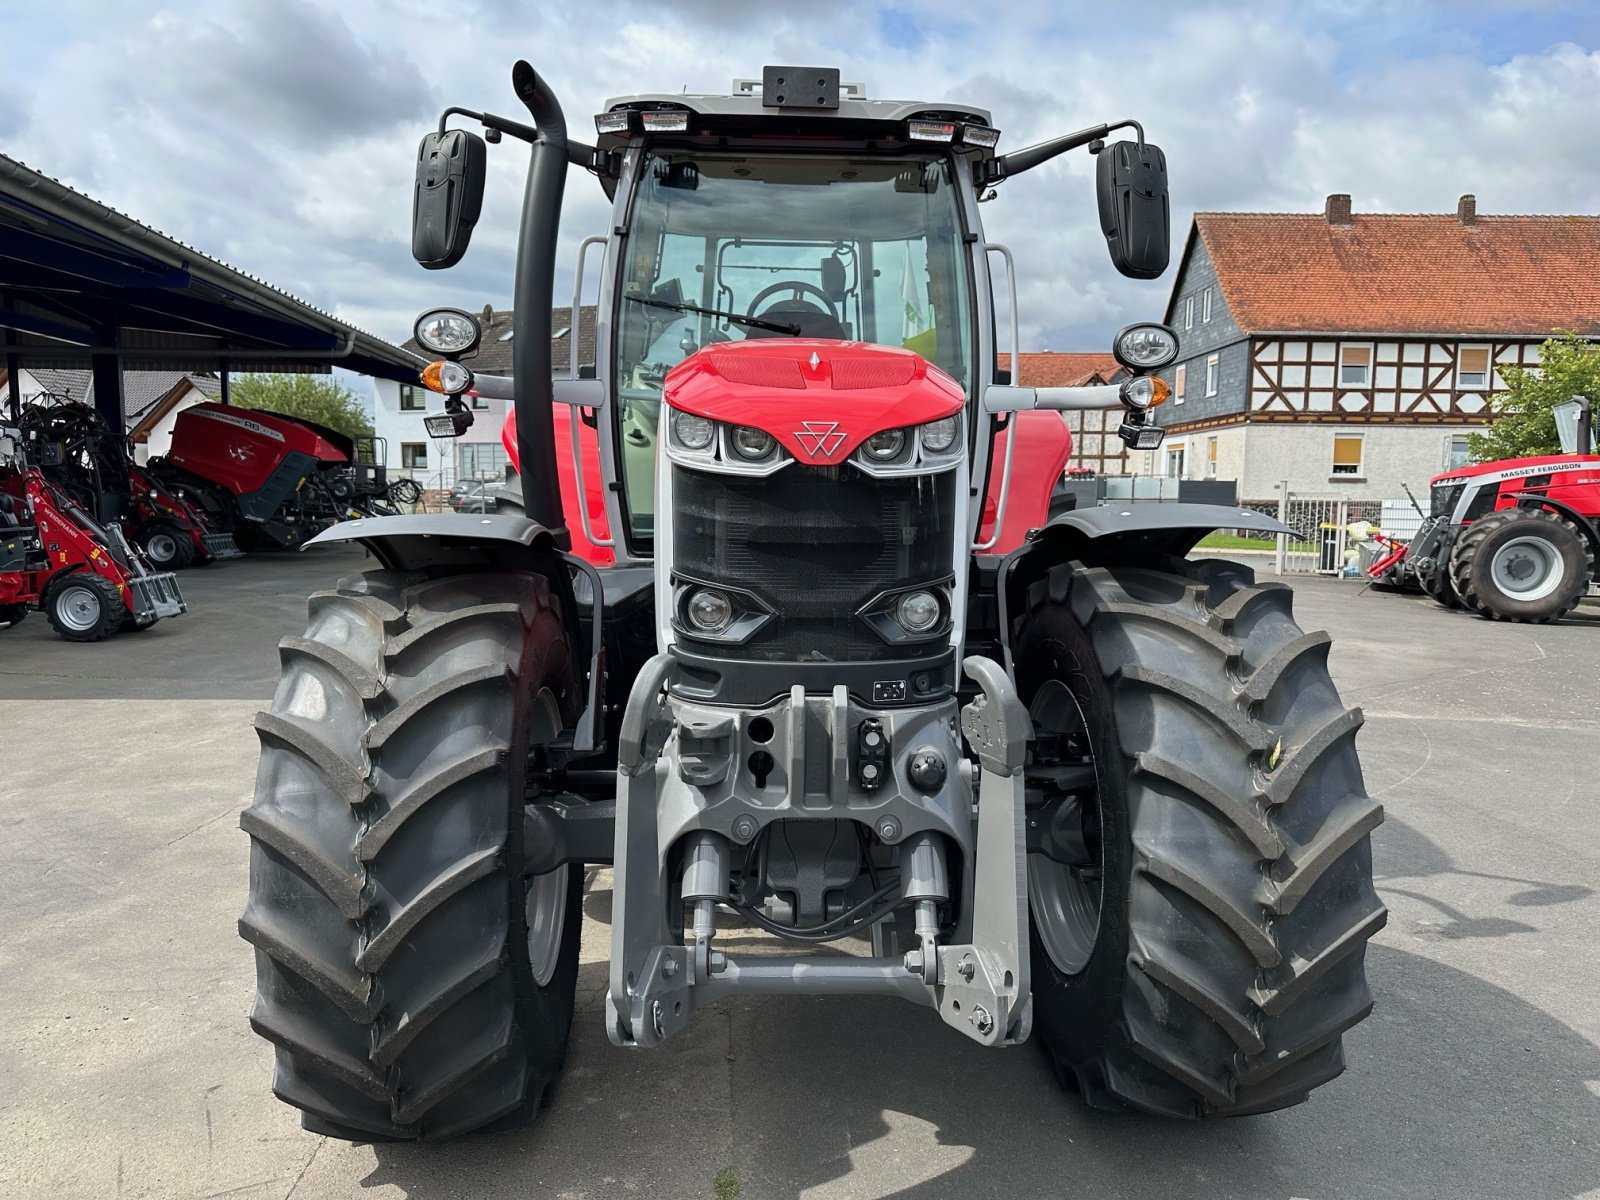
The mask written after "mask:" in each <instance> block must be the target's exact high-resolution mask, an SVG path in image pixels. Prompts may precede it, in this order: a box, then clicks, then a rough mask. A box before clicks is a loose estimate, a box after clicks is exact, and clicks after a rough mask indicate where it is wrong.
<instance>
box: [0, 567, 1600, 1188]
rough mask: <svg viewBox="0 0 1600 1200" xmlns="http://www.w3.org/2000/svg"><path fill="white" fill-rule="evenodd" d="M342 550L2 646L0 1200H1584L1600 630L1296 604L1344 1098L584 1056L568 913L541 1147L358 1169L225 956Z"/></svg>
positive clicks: (864, 1043)
mask: <svg viewBox="0 0 1600 1200" xmlns="http://www.w3.org/2000/svg"><path fill="white" fill-rule="evenodd" d="M359 566H360V562H359V558H358V556H357V555H354V554H351V553H350V552H348V551H324V552H312V553H309V554H306V555H299V556H289V555H276V556H267V557H260V558H251V559H247V560H245V561H243V562H236V563H229V564H222V565H219V566H215V567H212V568H208V569H205V570H202V571H192V572H188V573H186V574H185V575H184V576H183V584H184V588H185V590H186V592H187V593H188V595H189V596H190V599H191V602H192V604H193V611H192V612H191V613H189V614H188V615H186V616H184V617H182V618H180V619H178V620H174V621H171V622H165V623H163V624H161V625H159V626H157V627H156V628H154V629H152V630H150V631H149V632H146V633H144V634H140V635H136V636H129V637H122V638H118V639H116V640H114V641H112V642H110V643H107V644H104V645H100V646H73V645H67V644H64V643H61V642H58V641H57V640H56V638H55V637H54V635H53V634H52V633H51V632H50V631H49V629H48V627H47V626H46V624H45V622H44V621H43V619H42V618H40V617H38V616H34V617H31V618H29V620H28V621H27V622H25V623H24V624H23V625H22V626H20V627H19V628H16V629H12V630H7V631H0V731H4V737H3V738H0V747H3V751H0V752H3V753H4V756H5V764H4V767H3V768H0V1196H4V1197H8V1198H9V1197H33V1196H43V1197H79V1196H82V1197H111V1196H128V1197H135V1196H149V1197H218V1196H229V1197H235V1196H237V1197H257V1196H261V1197H268V1196H270V1197H288V1196H293V1197H296V1198H298V1200H307V1198H311V1197H352V1196H363V1197H365V1196H371V1197H374V1198H378V1197H399V1196H409V1197H415V1198H419V1200H420V1198H431V1197H448V1196H461V1197H473V1198H483V1200H487V1198H490V1197H501V1196H507V1197H509V1196H518V1197H601V1196H614V1195H615V1196H621V1195H645V1196H661V1197H711V1196H718V1197H719V1200H728V1197H731V1196H732V1195H734V1194H738V1195H741V1196H743V1197H746V1198H755V1197H789V1196H795V1197H798V1196H804V1197H808V1198H813V1197H815V1198H821V1197H861V1198H868V1197H881V1196H906V1197H932V1196H962V1197H987V1196H995V1197H1044V1196H1050V1197H1056V1196H1068V1195H1083V1196H1095V1197H1136V1196H1137V1197H1146V1196H1148V1197H1172V1196H1196V1197H1262V1198H1267V1200H1289V1198H1291V1197H1304V1198H1307V1200H1323V1198H1329V1200H1332V1198H1340V1200H1343V1198H1347V1197H1407V1198H1408V1200H1409V1198H1420V1197H1452V1198H1457V1197H1516V1198H1518V1200H1521V1198H1524V1197H1528V1198H1533V1197H1577V1196H1591V1197H1594V1196H1600V1001H1597V999H1596V996H1597V992H1600V954H1597V949H1600V936H1597V935H1600V896H1597V895H1596V892H1595V889H1596V888H1597V887H1600V850H1597V844H1600V843H1597V838H1596V823H1597V818H1600V797H1597V794H1596V793H1597V790H1600V712H1597V701H1600V609H1597V608H1595V607H1593V606H1586V607H1585V608H1584V609H1583V610H1582V611H1581V613H1580V614H1579V615H1577V616H1575V617H1574V618H1572V619H1570V620H1568V621H1567V622H1565V623H1563V624H1562V625H1560V626H1557V627H1548V628H1547V627H1525V626H1508V625H1496V624H1491V623H1489V622H1486V621H1481V620H1478V619H1476V618H1472V617H1467V616H1463V615H1460V614H1453V613H1447V612H1445V611H1443V610H1441V609H1439V608H1437V607H1436V606H1434V605H1433V604H1432V603H1431V602H1427V601H1421V600H1416V599H1411V598H1405V597H1397V596H1391V595H1379V594H1376V593H1373V592H1367V593H1365V594H1358V588H1357V586H1355V585H1350V584H1340V583H1334V582H1332V581H1325V580H1317V579H1313V580H1309V581H1306V582H1305V583H1304V584H1303V585H1302V588H1301V592H1300V598H1299V613H1300V616H1301V619H1302V622H1303V623H1304V624H1305V625H1307V626H1308V627H1311V628H1318V627H1320V628H1327V629H1329V630H1331V631H1332V632H1333V634H1334V637H1335V650H1334V654H1333V660H1332V661H1333V668H1334V676H1335V678H1336V680H1337V681H1338V682H1339V684H1340V686H1341V687H1342V688H1343V690H1344V694H1345V696H1346V697H1347V699H1348V700H1349V701H1351V702H1352V703H1356V704H1360V705H1362V706H1363V707H1364V708H1365V709H1366V711H1367V714H1368V723H1367V726H1366V729H1365V731H1364V732H1363V733H1362V735H1361V743H1360V744H1361V746H1362V750H1363V754H1364V761H1365V764H1366V771H1367V779H1368V783H1369V786H1370V789H1371V791H1372V792H1373V793H1374V794H1375V795H1376V796H1378V797H1379V798H1380V799H1381V800H1382V801H1383V802H1384V804H1385V805H1386V806H1387V808H1388V813H1389V818H1388V822H1387V823H1386V824H1385V825H1384V826H1383V827H1382V828H1381V829H1380V830H1379V831H1378V833H1377V836H1376V863H1377V871H1378V875H1379V883H1380V888H1381V890H1382V892H1383V894H1384V897H1385V899H1386V901H1387V902H1388V904H1389V906H1390V908H1391V910H1392V916H1391V919H1390V923H1389V926H1388V928H1387V929H1386V930H1385V931H1384V932H1383V933H1382V934H1380V935H1379V937H1378V939H1377V941H1376V943H1375V944H1374V946H1373V948H1372V951H1371V954H1370V956H1369V964H1370V971H1371V976H1372V980H1373V985H1374V990H1375V991H1376V993H1377V997H1378V1008H1377V1011H1376V1012H1375V1014H1374V1015H1373V1017H1372V1018H1371V1019H1370V1020H1369V1021H1368V1022H1366V1023H1365V1024H1364V1025H1362V1026H1361V1027H1360V1028H1358V1029H1357V1030H1356V1031H1355V1033H1354V1034H1353V1035H1352V1036H1351V1037H1350V1038H1349V1040H1348V1047H1349V1063H1350V1069H1349V1071H1348V1072H1347V1073H1346V1074H1345V1076H1344V1077H1343V1078H1341V1079H1340V1080H1338V1081H1336V1082H1335V1083H1333V1084H1332V1085H1330V1086H1329V1087H1327V1088H1325V1089H1323V1090H1322V1091H1321V1092H1319V1093H1318V1094H1317V1095H1316V1096H1315V1097H1314V1098H1313V1100H1312V1102H1311V1103H1310V1104H1308V1105H1305V1106H1303V1107H1301V1108H1298V1109H1294V1110H1291V1111H1289V1112H1286V1113H1281V1114H1278V1115H1275V1116H1270V1117H1264V1118H1254V1119H1247V1120H1239V1121H1233V1122H1223V1123H1210V1124H1173V1123H1168V1122H1163V1121H1157V1120H1150V1119H1144V1118H1128V1117H1123V1118H1109V1117H1103V1116H1100V1115H1097V1114H1093V1113H1089V1112H1087V1111H1085V1110H1084V1109H1082V1108H1081V1107H1079V1106H1078V1104H1077V1103H1076V1102H1075V1101H1074V1100H1073V1099H1071V1098H1069V1097H1066V1096H1064V1095H1062V1094H1060V1093H1059V1092H1058V1091H1057V1089H1056V1087H1055V1084H1054V1083H1053V1081H1052V1080H1051V1078H1050V1077H1049V1075H1048V1073H1047V1071H1046V1070H1045V1067H1044V1063H1043V1061H1042V1058H1041V1056H1040V1055H1039V1054H1038V1053H1037V1052H1036V1051H1035V1050H1033V1049H1032V1048H1027V1047H1024V1048H1022V1049H1018V1050H1013V1051H1005V1052H994V1051H984V1050H982V1049H980V1048H978V1047H977V1046H975V1045H973V1044H972V1043H970V1042H968V1041H967V1040H965V1039H964V1038H961V1037H959V1036H957V1035H956V1034H954V1033H953V1032H950V1031H947V1030H946V1029H945V1028H944V1027H943V1026H942V1025H941V1024H940V1023H939V1022H938V1021H937V1019H936V1018H934V1017H933V1016H932V1014H931V1013H929V1012H927V1011H926V1010H921V1009H917V1008H913V1007H911V1006H909V1005H905V1004H903V1003H900V1002H896V1001H892V1000H882V1001H868V1000H858V999H857V1000H852V999H818V1000H809V1001H802V1000H784V999H768V1000H760V1001H752V1002H748V1003H739V1004H728V1005H723V1006H719V1007H718V1008H717V1009H714V1010H712V1011H711V1012H709V1013H706V1014H703V1015H702V1016H701V1017H700V1018H698V1019H697V1021H696V1023H695V1024H694V1025H692V1026H691V1027H690V1030H689V1031H688V1032H687V1033H685V1034H684V1035H682V1036H680V1037H677V1038H675V1039H674V1040H673V1041H671V1042H669V1043H668V1044H667V1045H666V1046H665V1047H664V1048H663V1049H661V1050H658V1051H655V1052H638V1051H635V1052H626V1051H623V1050H619V1049H616V1048H614V1047H612V1046H611V1045H610V1044H609V1043H608V1042H607V1041H606V1038H605V1034H604V1031H603V1029H602V1026H601V1018H600V994H601V989H602V986H603V977H604V960H605V956H606V953H607V935H608V928H607V925H606V920H607V917H608V910H609V901H610V895H609V892H608V890H607V877H606V876H605V875H604V874H600V875H598V876H597V877H596V878H595V879H594V880H593V881H592V883H591V886H590V893H589V896H588V900H587V905H586V909H587V914H588V922H587V924H586V927H585V931H584V947H583V958H584V967H583V972H582V975H581V977H580V990H581V991H580V1001H579V1002H580V1006H581V1010H582V1011H581V1012H580V1014H579V1021H578V1026H577V1029H576V1032H575V1036H574V1041H573V1046H572V1053H571V1058H570V1060H569V1066H568V1069H567V1073H566V1076H565V1081H564V1083H563V1086H562V1089H561V1093H560V1095H559V1097H558V1099H557V1101H556V1104H555V1106H554V1108H553V1109H552V1110H551V1111H550V1112H549V1113H547V1114H546V1116H545V1119H544V1120H542V1121H541V1122H540V1123H539V1124H538V1125H537V1126H536V1127H535V1128H533V1129H531V1130H524V1131H522V1132H513V1133H504V1134H495V1135H491V1136H485V1137H479V1138H472V1139H467V1140H465V1141H462V1142H458V1143H455V1144H450V1145H446V1146H440V1147H433V1146H376V1147H374V1146H350V1145H346V1144H343V1143H339V1142H332V1141H325V1140H323V1139H321V1138H317V1137H313V1136H311V1135H309V1134H306V1133H304V1132H302V1131H301V1129H300V1128H299V1123H298V1121H297V1119H296V1115H295V1114H294V1113H293V1112H292V1111H291V1110H289V1109H287V1108H286V1107H284V1106H283V1105H281V1104H280V1103H279V1102H277V1101H276V1100H274V1099H273V1098H272V1096H271V1095H270V1093H269V1090H268V1084H269V1074H270V1062H271V1053H270V1051H269V1048H268V1047H267V1045H266V1044H265V1043H263V1042H262V1041H261V1040H260V1039H259V1038H257V1037H256V1036H255V1035H254V1034H252V1033H251V1032H250V1031H249V1029H248V1027H247V1025H246V1023H245V1013H246V1011H247V1010H248V1008H249V1004H250V997H251V991H252V967H251V958H250V953H249V951H248V948H247V947H246V946H245V944H244V943H243V942H241V941H239V940H238V938H237V936H236V935H235V932H234V918H235V917H236V915H237V914H238V912H239V910H240V908H241V907H242V905H243V901H244V889H245V877H246V871H245V863H246V839H245V837H244V835H243V834H242V833H240V832H239V830H238V829H237V825H236V822H237V815H238V812H239V810H240V809H241V808H242V807H243V806H244V805H245V803H246V802H247V800H248V797H249V793H250V789H251V786H252V780H253V775H254V769H255V767H254V764H255V739H254V737H253V735H252V733H251V731H250V728H249V718H250V715H251V713H252V712H253V711H255V710H256V709H257V708H258V707H260V706H261V705H262V704H263V702H264V701H265V700H266V699H267V697H268V696H269V695H270V692H271V689H272V681H273V679H274V676H275V671H276V661H275V660H276V655H275V653H274V649H273V647H274V644H275V642H276V640H277V638H278V637H280V636H282V635H284V634H288V633H291V632H298V630H299V627H300V624H301V620H302V615H303V612H304V608H303V601H302V598H303V596H304V595H305V593H306V592H307V591H309V590H311V589H312V588H315V587H320V586H325V585H326V584H327V583H329V582H331V581H332V580H333V579H334V578H336V577H337V576H338V575H340V574H343V573H346V572H347V571H349V570H352V569H357V568H359Z"/></svg>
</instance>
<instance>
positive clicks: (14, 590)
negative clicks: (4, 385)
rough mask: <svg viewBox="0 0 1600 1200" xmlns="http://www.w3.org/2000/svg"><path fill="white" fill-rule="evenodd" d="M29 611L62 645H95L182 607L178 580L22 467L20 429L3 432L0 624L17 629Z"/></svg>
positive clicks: (0, 454) (0, 433)
mask: <svg viewBox="0 0 1600 1200" xmlns="http://www.w3.org/2000/svg"><path fill="white" fill-rule="evenodd" d="M53 448H54V447H53V446H47V447H45V448H44V450H45V453H46V454H47V455H48V454H49V451H50V450H51V449H53ZM33 608H39V609H42V610H43V611H44V614H45V616H46V617H47V618H49V621H50V625H51V627H52V628H53V629H54V630H55V631H56V632H57V633H59V634H60V635H61V636H62V637H63V638H65V639H66V640H67V641H69V642H98V641H100V640H102V639H103V638H106V637H109V636H110V635H111V634H113V633H116V632H118V631H119V630H138V629H146V628H148V627H149V626H151V625H153V624H155V623H156V622H157V621H158V620H160V619H161V618H162V617H175V616H177V615H178V614H179V613H181V612H184V611H186V609H187V606H186V605H185V604H184V602H183V596H182V594H181V593H180V592H179V590H178V580H177V577H176V576H174V575H172V574H170V573H164V572H155V571H151V570H150V569H149V568H148V567H147V566H146V565H145V564H144V562H143V561H142V560H141V559H140V556H139V553H138V551H137V550H135V549H134V548H133V547H132V546H130V545H129V544H128V542H127V540H126V539H125V538H124V537H123V535H122V531H121V529H120V528H118V527H117V526H116V525H115V524H104V525H102V524H101V523H99V522H98V521H96V520H95V519H94V518H93V517H91V516H90V515H89V513H88V512H87V511H86V510H85V509H84V508H82V507H81V506H80V505H79V504H78V503H77V502H76V501H75V500H74V499H73V498H72V497H71V496H69V495H67V493H66V492H65V491H63V490H62V489H61V488H60V487H58V486H57V485H56V484H54V483H52V482H50V481H49V480H48V479H46V478H45V476H44V474H43V472H42V471H40V470H39V468H38V467H34V466H30V465H29V464H28V462H27V459H26V457H25V455H24V451H23V439H22V433H21V431H20V430H16V429H10V428H3V429H0V624H4V625H15V624H16V623H17V622H19V621H21V620H22V619H23V617H25V616H26V615H27V614H28V612H29V611H30V610H31V609H33Z"/></svg>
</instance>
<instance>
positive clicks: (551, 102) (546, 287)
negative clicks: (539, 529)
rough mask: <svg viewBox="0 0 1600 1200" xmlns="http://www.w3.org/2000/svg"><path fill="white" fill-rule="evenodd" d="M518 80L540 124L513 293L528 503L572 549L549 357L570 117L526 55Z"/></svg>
mask: <svg viewBox="0 0 1600 1200" xmlns="http://www.w3.org/2000/svg"><path fill="white" fill-rule="evenodd" d="M511 86H512V87H513V88H514V89H515V90H516V93H517V96H518V97H519V98H520V99H521V100H522V102H523V104H525V105H527V107H528V112H529V113H531V114H532V116H533V123H534V125H535V127H537V129H538V130H539V137H538V140H537V141H535V142H534V144H533V151H532V153H531V154H530V155H529V157H528V187H527V191H526V192H525V193H524V195H523V199H522V231H521V236H520V237H519V238H518V241H517V277H516V284H515V290H514V291H513V294H512V303H513V306H514V315H513V318H512V319H513V329H514V336H513V345H512V353H511V361H512V369H513V383H514V387H515V389H516V413H517V452H518V454H519V455H520V456H521V475H522V505H523V509H524V511H525V512H526V513H527V514H528V516H529V517H531V518H532V519H533V520H535V521H537V522H539V524H541V525H543V526H544V527H545V528H546V529H548V530H550V532H551V533H553V534H554V535H555V538H556V543H557V544H558V545H559V546H560V547H561V548H562V549H563V550H570V549H571V548H572V535H571V534H570V533H569V532H568V531H567V520H566V514H565V513H564V512H563V511H562V509H561V484H560V477H559V475H558V474H557V471H556V431H555V416H554V412H553V406H554V404H555V388H554V385H553V383H552V375H553V364H552V363H551V361H550V304H551V301H552V300H553V298H554V296H555V279H556V234H557V231H558V230H559V228H560V225H561V196H562V192H563V191H564V190H565V188H566V182H567V121H566V118H565V117H564V116H563V115H562V113H561V105H560V103H559V102H558V101H557V100H556V97H555V93H553V92H552V91H551V90H550V88H549V86H548V85H547V84H546V83H545V82H544V80H542V79H540V78H539V76H538V75H536V74H535V73H534V70H533V68H532V67H531V66H529V65H528V63H526V62H524V61H521V60H519V61H518V62H517V65H516V66H514V67H512V68H511ZM572 325H573V335H572V336H573V337H577V325H578V314H577V313H573V314H572ZM581 502H582V501H581V500H580V503H581Z"/></svg>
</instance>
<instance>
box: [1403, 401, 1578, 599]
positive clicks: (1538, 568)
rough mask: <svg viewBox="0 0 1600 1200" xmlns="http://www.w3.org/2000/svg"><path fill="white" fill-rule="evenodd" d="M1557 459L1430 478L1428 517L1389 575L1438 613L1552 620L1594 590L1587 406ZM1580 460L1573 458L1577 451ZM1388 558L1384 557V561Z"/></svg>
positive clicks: (1476, 466)
mask: <svg viewBox="0 0 1600 1200" xmlns="http://www.w3.org/2000/svg"><path fill="white" fill-rule="evenodd" d="M1578 407H1579V409H1580V411H1581V412H1582V414H1583V416H1582V418H1581V419H1580V420H1578V421H1577V422H1576V423H1575V428H1573V429H1570V430H1563V434H1562V440H1563V443H1564V444H1565V448H1566V451H1567V452H1566V453H1564V454H1557V455H1544V456H1541V457H1536V458H1513V459H1504V460H1501V461H1499V462H1489V463H1477V464H1474V465H1471V466H1465V467H1458V468H1456V469H1455V470H1453V471H1447V472H1445V473H1444V474H1443V475H1438V476H1436V477H1435V478H1434V479H1433V481H1432V485H1431V487H1430V492H1431V501H1430V504H1429V511H1428V513H1427V514H1426V516H1425V517H1424V519H1423V522H1422V527H1421V528H1420V529H1419V530H1418V531H1417V535H1416V537H1414V538H1413V539H1412V540H1411V542H1410V544H1409V546H1408V547H1407V549H1406V553H1405V556H1404V559H1403V560H1401V561H1400V562H1397V563H1394V564H1391V566H1390V568H1389V570H1390V571H1391V572H1393V571H1405V572H1409V573H1410V574H1412V575H1413V576H1414V577H1415V578H1416V580H1417V582H1418V583H1420V584H1421V586H1422V588H1423V590H1425V591H1426V592H1428V594H1429V595H1431V596H1433V597H1434V598H1435V599H1436V600H1438V601H1439V603H1440V604H1443V605H1445V606H1446V607H1447V608H1465V609H1470V610H1471V611H1473V612H1476V613H1478V614H1480V615H1482V616H1485V617H1491V618H1493V619H1495V620H1499V621H1537V622H1550V621H1556V620H1559V619H1560V618H1561V617H1563V616H1565V615H1566V614H1567V613H1569V612H1571V611H1572V609H1573V608H1575V607H1576V606H1577V604H1578V601H1580V600H1581V599H1583V597H1584V596H1586V595H1587V594H1588V592H1589V587H1590V585H1591V584H1592V583H1595V582H1600V454H1595V453H1593V452H1592V451H1593V449H1594V445H1593V436H1592V434H1591V432H1590V430H1591V423H1590V420H1589V418H1588V408H1587V401H1582V402H1581V404H1580V405H1579V406H1578ZM1580 446H1581V447H1583V448H1584V453H1573V451H1574V450H1576V449H1577V448H1578V447H1580ZM1386 557H1389V556H1386Z"/></svg>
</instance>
